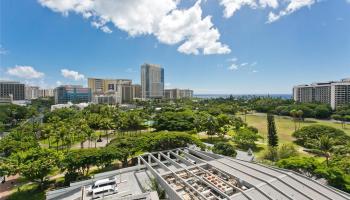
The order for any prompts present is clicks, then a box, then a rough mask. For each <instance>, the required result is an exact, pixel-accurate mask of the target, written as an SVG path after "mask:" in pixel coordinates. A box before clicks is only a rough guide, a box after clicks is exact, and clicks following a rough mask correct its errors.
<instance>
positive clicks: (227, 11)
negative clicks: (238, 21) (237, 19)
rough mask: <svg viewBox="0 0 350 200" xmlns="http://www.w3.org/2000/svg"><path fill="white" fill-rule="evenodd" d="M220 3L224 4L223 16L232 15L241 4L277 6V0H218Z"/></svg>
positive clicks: (258, 6) (259, 6) (263, 6)
mask: <svg viewBox="0 0 350 200" xmlns="http://www.w3.org/2000/svg"><path fill="white" fill-rule="evenodd" d="M219 1H220V5H222V6H224V17H226V18H229V17H232V16H233V15H234V14H235V12H236V11H238V10H240V9H241V8H242V7H243V6H247V7H250V8H252V9H256V8H265V7H271V8H277V7H278V1H277V0H219Z"/></svg>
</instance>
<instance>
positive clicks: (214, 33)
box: [156, 1, 231, 54]
mask: <svg viewBox="0 0 350 200" xmlns="http://www.w3.org/2000/svg"><path fill="white" fill-rule="evenodd" d="M156 35H157V38H158V39H159V41H160V42H163V43H166V44H176V43H179V42H182V41H184V43H182V45H180V46H179V48H178V51H180V52H182V53H185V54H199V51H200V50H203V54H226V53H230V51H231V50H230V49H229V48H228V46H227V45H223V44H221V43H220V42H219V41H218V40H219V38H220V33H219V31H218V30H217V29H216V28H214V27H213V23H212V22H211V17H210V16H207V17H205V18H203V19H202V9H201V7H200V1H197V2H196V3H195V5H194V6H193V7H191V8H189V9H187V10H173V11H172V12H171V13H170V14H168V15H167V16H165V17H164V18H163V19H162V21H161V22H160V24H159V31H158V32H157V33H156Z"/></svg>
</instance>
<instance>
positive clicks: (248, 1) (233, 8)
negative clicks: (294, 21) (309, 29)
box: [218, 0, 350, 23]
mask: <svg viewBox="0 0 350 200" xmlns="http://www.w3.org/2000/svg"><path fill="white" fill-rule="evenodd" d="M218 1H219V3H220V5H221V6H223V7H224V12H223V14H224V17H226V18H229V17H232V16H233V15H234V14H235V13H236V12H237V11H238V10H240V9H241V8H242V7H244V6H245V7H249V8H251V9H265V8H266V9H269V10H270V13H269V15H268V20H267V23H272V22H275V21H277V20H279V19H280V18H281V17H283V16H286V15H290V14H292V13H294V12H295V11H298V10H300V9H301V8H303V7H310V6H312V5H313V4H315V3H317V2H321V1H322V0H218ZM346 1H347V2H349V3H350V0H346Z"/></svg>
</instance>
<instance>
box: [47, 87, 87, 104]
mask: <svg viewBox="0 0 350 200" xmlns="http://www.w3.org/2000/svg"><path fill="white" fill-rule="evenodd" d="M54 93H55V104H66V103H68V102H72V103H83V102H86V103H87V102H91V89H90V88H84V87H83V86H81V85H62V86H59V87H57V88H55V90H54Z"/></svg>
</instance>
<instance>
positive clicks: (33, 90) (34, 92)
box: [24, 85, 40, 100]
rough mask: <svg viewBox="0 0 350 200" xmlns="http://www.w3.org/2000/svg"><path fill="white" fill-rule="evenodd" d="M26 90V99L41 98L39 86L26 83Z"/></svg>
mask: <svg viewBox="0 0 350 200" xmlns="http://www.w3.org/2000/svg"><path fill="white" fill-rule="evenodd" d="M24 90H25V99H26V100H32V99H37V98H39V97H40V96H39V87H38V86H29V85H26V86H25V87H24Z"/></svg>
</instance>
